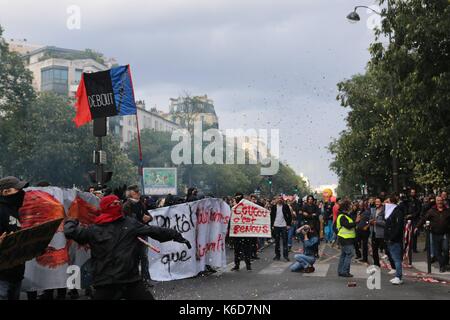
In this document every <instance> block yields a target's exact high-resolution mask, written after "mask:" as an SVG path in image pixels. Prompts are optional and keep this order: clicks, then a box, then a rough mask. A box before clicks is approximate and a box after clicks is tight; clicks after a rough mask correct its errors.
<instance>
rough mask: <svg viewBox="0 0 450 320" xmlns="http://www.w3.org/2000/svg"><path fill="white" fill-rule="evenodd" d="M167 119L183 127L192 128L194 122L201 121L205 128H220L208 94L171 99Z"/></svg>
mask: <svg viewBox="0 0 450 320" xmlns="http://www.w3.org/2000/svg"><path fill="white" fill-rule="evenodd" d="M166 117H167V118H168V119H170V120H171V121H173V122H176V123H178V124H179V125H181V126H182V127H190V126H192V124H193V123H194V122H197V121H201V122H202V123H203V125H205V126H208V127H213V128H219V119H218V118H217V115H216V111H215V109H214V102H213V100H211V99H209V98H208V96H207V95H206V94H205V95H204V96H194V97H178V98H170V105H169V113H168V114H167V115H166Z"/></svg>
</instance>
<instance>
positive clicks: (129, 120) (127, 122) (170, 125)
mask: <svg viewBox="0 0 450 320" xmlns="http://www.w3.org/2000/svg"><path fill="white" fill-rule="evenodd" d="M136 106H137V117H138V122H139V129H140V130H143V129H150V130H153V131H158V132H172V131H174V130H176V129H179V128H180V126H179V125H178V124H177V123H175V122H173V121H170V120H168V119H166V118H164V117H163V116H162V115H161V113H160V112H158V111H157V110H156V109H154V108H153V109H150V110H148V109H147V108H146V107H145V102H144V101H136ZM109 131H110V132H111V133H112V134H114V135H116V136H118V137H120V141H121V147H125V146H126V144H127V143H129V142H130V141H131V140H133V139H134V138H136V136H137V124H136V116H135V115H130V116H117V117H111V118H109Z"/></svg>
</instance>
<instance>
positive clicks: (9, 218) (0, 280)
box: [0, 177, 28, 300]
mask: <svg viewBox="0 0 450 320" xmlns="http://www.w3.org/2000/svg"><path fill="white" fill-rule="evenodd" d="M27 186H28V182H26V181H20V180H19V179H17V178H16V177H5V178H3V179H0V236H1V237H3V238H4V237H5V236H6V235H7V234H10V233H13V232H16V231H18V230H20V222H19V208H20V207H22V204H23V200H24V198H25V191H24V190H23V189H24V188H26V187H27ZM24 272H25V264H20V265H18V266H15V267H12V268H10V269H3V270H0V300H19V297H20V288H21V285H22V280H23V275H24Z"/></svg>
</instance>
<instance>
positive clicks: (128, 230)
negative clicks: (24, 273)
mask: <svg viewBox="0 0 450 320" xmlns="http://www.w3.org/2000/svg"><path fill="white" fill-rule="evenodd" d="M64 234H65V235H66V237H67V238H68V239H73V240H75V241H76V242H78V243H79V244H83V245H84V244H89V246H90V248H91V260H92V265H93V285H94V288H95V294H94V299H96V300H118V299H131V300H152V299H153V296H152V294H151V293H150V292H149V291H147V290H146V288H145V285H144V282H143V281H142V278H141V277H140V275H139V268H138V258H137V257H138V256H139V253H140V250H141V246H140V244H141V243H140V242H139V240H138V239H137V237H146V236H149V237H151V238H153V239H155V240H157V241H160V242H166V241H170V240H173V241H176V242H180V243H184V244H186V246H187V247H188V248H189V249H190V248H191V244H190V243H189V241H188V240H186V239H184V238H183V237H182V235H181V234H180V233H179V232H178V231H176V230H174V229H169V228H161V227H155V226H147V225H144V224H142V223H140V222H138V221H136V219H133V218H130V217H126V216H125V217H124V216H123V214H122V205H121V203H120V200H119V198H118V197H117V196H115V195H109V196H106V197H104V198H103V199H102V200H101V201H100V215H99V216H97V218H96V220H95V223H94V224H93V225H90V226H88V227H86V228H84V227H80V226H79V223H78V221H76V220H67V221H66V222H65V224H64Z"/></svg>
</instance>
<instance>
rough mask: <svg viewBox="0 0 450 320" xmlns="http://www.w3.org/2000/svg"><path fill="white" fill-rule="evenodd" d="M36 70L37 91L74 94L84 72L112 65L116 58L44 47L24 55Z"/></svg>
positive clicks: (28, 63) (101, 69) (87, 51)
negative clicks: (109, 58)
mask: <svg viewBox="0 0 450 320" xmlns="http://www.w3.org/2000/svg"><path fill="white" fill-rule="evenodd" d="M23 57H24V59H25V62H26V65H27V67H28V69H29V70H30V71H31V72H32V73H33V87H34V89H35V90H36V91H52V92H55V93H57V94H61V95H65V96H68V97H74V96H75V94H76V91H77V88H78V84H79V83H80V79H81V74H82V73H83V72H97V71H103V70H107V69H109V68H111V66H112V64H113V63H114V60H113V59H111V60H105V59H103V58H101V56H100V55H98V54H96V53H94V52H93V51H90V50H85V51H80V50H72V49H64V48H57V47H52V46H44V47H41V48H38V49H36V50H33V51H31V52H29V53H25V54H23Z"/></svg>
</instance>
